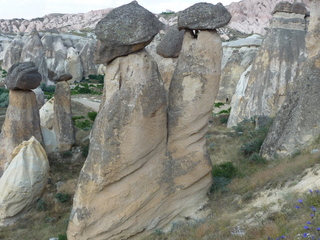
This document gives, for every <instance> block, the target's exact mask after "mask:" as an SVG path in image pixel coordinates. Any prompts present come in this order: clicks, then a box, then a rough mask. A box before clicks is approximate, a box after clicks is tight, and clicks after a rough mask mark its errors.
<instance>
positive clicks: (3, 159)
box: [0, 90, 42, 176]
mask: <svg viewBox="0 0 320 240" xmlns="http://www.w3.org/2000/svg"><path fill="white" fill-rule="evenodd" d="M32 136H34V137H35V138H36V139H37V140H38V141H39V142H40V143H42V135H41V130H40V118H39V111H38V105H37V100H36V95H35V93H34V92H32V91H20V90H11V91H10V93H9V106H8V109H7V112H6V118H5V121H4V123H3V126H2V132H1V135H0V176H1V175H2V171H3V169H4V166H5V164H6V163H7V162H9V161H11V159H12V156H11V153H12V151H13V149H15V148H16V147H17V146H18V145H19V144H21V143H22V142H23V141H27V140H29V139H30V138H31V137H32Z"/></svg>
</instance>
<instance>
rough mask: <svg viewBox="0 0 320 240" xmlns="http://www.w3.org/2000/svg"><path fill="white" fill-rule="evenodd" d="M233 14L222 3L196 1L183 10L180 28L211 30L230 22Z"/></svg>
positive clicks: (179, 22) (180, 17) (179, 20)
mask: <svg viewBox="0 0 320 240" xmlns="http://www.w3.org/2000/svg"><path fill="white" fill-rule="evenodd" d="M230 20H231V14H230V13H229V11H228V10H227V9H226V8H225V7H224V6H223V5H222V4H221V3H218V4H216V5H214V4H211V3H205V2H201V3H196V4H194V5H192V6H191V7H189V8H187V9H185V10H183V11H181V12H180V13H179V17H178V27H179V29H193V30H210V29H216V28H221V27H223V26H225V25H227V24H228V23H229V21H230Z"/></svg>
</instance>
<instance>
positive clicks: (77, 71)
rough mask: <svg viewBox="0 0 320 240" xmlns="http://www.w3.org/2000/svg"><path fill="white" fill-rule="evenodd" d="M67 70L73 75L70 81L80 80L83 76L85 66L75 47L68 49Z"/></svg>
mask: <svg viewBox="0 0 320 240" xmlns="http://www.w3.org/2000/svg"><path fill="white" fill-rule="evenodd" d="M67 72H69V73H70V74H71V75H72V79H71V81H70V82H72V83H74V82H80V81H81V80H82V78H83V68H82V63H81V60H80V56H79V54H78V52H77V51H76V50H75V49H74V48H72V47H71V48H69V49H68V55H67Z"/></svg>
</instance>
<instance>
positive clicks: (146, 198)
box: [68, 50, 170, 240]
mask: <svg viewBox="0 0 320 240" xmlns="http://www.w3.org/2000/svg"><path fill="white" fill-rule="evenodd" d="M106 70H107V71H106V73H107V74H106V76H105V91H106V89H108V84H110V83H111V84H113V82H117V81H118V84H116V83H114V84H113V85H114V88H112V89H113V90H110V93H109V92H108V93H105V95H104V101H102V103H101V107H100V111H99V114H98V116H97V117H96V120H95V125H94V128H93V130H92V134H91V139H90V141H91V142H90V151H89V155H88V158H87V160H86V163H85V165H84V167H83V169H82V171H81V174H80V178H79V183H78V187H77V191H76V195H75V197H74V205H73V210H72V213H71V218H70V223H69V228H68V239H70V240H72V239H96V240H99V239H101V240H102V239H110V240H111V239H126V238H129V237H132V238H134V236H135V235H139V237H141V236H142V235H143V233H145V232H149V231H151V230H152V229H155V228H156V227H157V226H158V225H159V224H160V225H164V224H166V223H168V221H170V218H167V212H164V209H163V207H161V205H162V204H161V203H162V201H164V193H163V186H162V183H161V177H162V173H163V168H164V166H163V157H164V156H165V151H166V136H167V135H166V123H167V120H166V118H167V114H166V94H165V90H164V87H163V83H162V81H161V77H160V74H159V73H158V70H157V65H156V63H155V62H154V61H153V60H152V58H151V57H150V55H149V54H148V53H147V52H146V51H144V50H143V51H140V52H138V53H134V54H130V55H128V56H127V57H118V58H116V59H115V60H114V61H112V63H111V64H108V65H107V69H106ZM106 99H107V100H106ZM102 196H103V197H102ZM105 203H108V204H105ZM137 219H139V221H138V222H137ZM146 229H148V230H146ZM139 233H140V234H139ZM139 237H137V238H138V239H140V238H139Z"/></svg>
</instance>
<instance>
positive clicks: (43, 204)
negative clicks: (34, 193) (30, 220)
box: [36, 198, 48, 212]
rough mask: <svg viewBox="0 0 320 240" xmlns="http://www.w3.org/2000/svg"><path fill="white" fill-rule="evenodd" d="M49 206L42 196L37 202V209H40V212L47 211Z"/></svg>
mask: <svg viewBox="0 0 320 240" xmlns="http://www.w3.org/2000/svg"><path fill="white" fill-rule="evenodd" d="M47 208H48V206H47V204H46V202H45V201H44V200H43V199H42V198H40V199H39V200H38V202H37V205H36V209H37V211H39V212H40V211H45V210H47Z"/></svg>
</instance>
